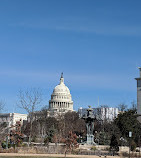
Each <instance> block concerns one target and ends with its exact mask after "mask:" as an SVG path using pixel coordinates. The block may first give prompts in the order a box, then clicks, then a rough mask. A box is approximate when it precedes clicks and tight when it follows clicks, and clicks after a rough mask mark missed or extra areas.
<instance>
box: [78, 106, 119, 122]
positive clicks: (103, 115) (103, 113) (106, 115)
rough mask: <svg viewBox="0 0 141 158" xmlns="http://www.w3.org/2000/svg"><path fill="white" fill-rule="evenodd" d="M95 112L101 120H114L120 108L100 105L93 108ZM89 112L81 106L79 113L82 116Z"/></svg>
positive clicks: (96, 116)
mask: <svg viewBox="0 0 141 158" xmlns="http://www.w3.org/2000/svg"><path fill="white" fill-rule="evenodd" d="M92 109H93V114H94V116H95V118H96V119H98V120H101V121H113V120H114V119H115V118H116V117H117V116H118V114H119V110H118V108H112V107H99V108H92ZM86 112H87V108H82V107H81V108H79V109H78V113H79V116H80V117H82V116H83V115H85V114H86Z"/></svg>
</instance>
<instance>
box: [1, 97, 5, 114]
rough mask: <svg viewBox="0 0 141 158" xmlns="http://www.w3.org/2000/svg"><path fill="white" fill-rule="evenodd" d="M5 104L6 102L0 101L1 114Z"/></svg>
mask: <svg viewBox="0 0 141 158" xmlns="http://www.w3.org/2000/svg"><path fill="white" fill-rule="evenodd" d="M4 106H5V103H4V101H2V100H0V113H1V112H2V110H3V109H4Z"/></svg>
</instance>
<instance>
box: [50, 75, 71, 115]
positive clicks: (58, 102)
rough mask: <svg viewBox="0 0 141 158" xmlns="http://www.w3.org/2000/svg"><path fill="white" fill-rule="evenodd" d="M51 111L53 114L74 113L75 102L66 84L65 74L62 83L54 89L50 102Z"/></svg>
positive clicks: (61, 79)
mask: <svg viewBox="0 0 141 158" xmlns="http://www.w3.org/2000/svg"><path fill="white" fill-rule="evenodd" d="M49 111H50V114H51V113H66V112H68V111H73V101H72V97H71V94H70V90H69V88H68V87H67V86H66V85H65V84H64V78H63V74H62V75H61V78H60V83H59V84H58V85H57V86H56V87H55V88H54V90H53V93H52V95H51V100H50V101H49Z"/></svg>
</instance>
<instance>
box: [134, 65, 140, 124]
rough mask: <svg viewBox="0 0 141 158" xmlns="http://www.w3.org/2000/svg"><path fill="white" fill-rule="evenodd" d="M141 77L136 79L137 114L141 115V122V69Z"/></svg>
mask: <svg viewBox="0 0 141 158" xmlns="http://www.w3.org/2000/svg"><path fill="white" fill-rule="evenodd" d="M139 70H140V77H138V78H135V79H136V80H137V114H138V115H140V116H139V117H138V120H139V121H140V122H141V68H139Z"/></svg>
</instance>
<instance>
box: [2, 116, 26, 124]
mask: <svg viewBox="0 0 141 158" xmlns="http://www.w3.org/2000/svg"><path fill="white" fill-rule="evenodd" d="M26 120H27V114H19V113H0V123H6V124H7V127H11V126H14V125H15V124H16V122H17V121H21V124H23V122H24V121H26Z"/></svg>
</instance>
